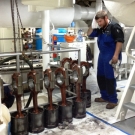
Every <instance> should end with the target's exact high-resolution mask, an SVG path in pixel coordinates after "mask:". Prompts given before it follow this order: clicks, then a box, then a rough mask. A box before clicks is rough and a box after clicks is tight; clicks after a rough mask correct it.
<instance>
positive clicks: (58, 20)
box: [0, 0, 95, 28]
mask: <svg viewBox="0 0 135 135" xmlns="http://www.w3.org/2000/svg"><path fill="white" fill-rule="evenodd" d="M0 3H1V4H0V16H1V18H2V19H1V20H0V27H12V20H11V15H10V14H9V13H10V12H11V11H10V2H9V1H8V0H1V1H0ZM18 8H19V12H20V16H21V20H22V23H23V26H24V27H36V28H38V27H41V26H42V19H41V16H42V14H41V12H29V11H28V6H26V5H23V4H22V3H21V1H20V0H19V1H18ZM43 12H44V11H43ZM67 13H68V14H67ZM94 14H95V9H94V8H88V7H81V6H79V5H74V7H73V8H60V9H54V10H50V20H51V22H52V23H53V24H54V26H55V27H59V26H60V27H64V26H66V27H67V26H69V25H70V24H71V22H72V21H74V20H81V19H82V20H87V19H88V20H91V19H92V18H93V17H94ZM15 20H17V18H16V16H15ZM16 25H17V24H16Z"/></svg>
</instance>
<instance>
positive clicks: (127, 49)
mask: <svg viewBox="0 0 135 135" xmlns="http://www.w3.org/2000/svg"><path fill="white" fill-rule="evenodd" d="M134 34H135V26H134V27H133V30H132V32H131V35H130V38H129V40H128V43H127V46H126V54H127V56H129V57H130V58H132V59H134V60H135V57H134V56H132V55H131V54H130V53H129V47H130V45H131V42H132V40H133V37H134Z"/></svg>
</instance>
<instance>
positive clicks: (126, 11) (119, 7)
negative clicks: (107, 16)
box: [104, 0, 135, 26]
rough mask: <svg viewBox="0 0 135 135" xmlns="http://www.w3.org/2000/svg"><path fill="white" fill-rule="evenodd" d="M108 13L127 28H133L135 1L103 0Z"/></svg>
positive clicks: (134, 23)
mask: <svg viewBox="0 0 135 135" xmlns="http://www.w3.org/2000/svg"><path fill="white" fill-rule="evenodd" d="M104 4H105V6H106V8H107V9H108V11H109V12H110V13H111V14H112V16H114V17H115V18H116V19H117V20H118V21H119V22H121V23H123V24H125V25H127V26H135V17H134V16H133V15H134V13H135V0H114V1H111V0H104Z"/></svg>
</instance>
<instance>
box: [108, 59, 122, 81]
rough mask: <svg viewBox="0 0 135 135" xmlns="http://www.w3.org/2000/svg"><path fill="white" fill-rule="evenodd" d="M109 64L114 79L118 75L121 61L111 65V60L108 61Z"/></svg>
mask: <svg viewBox="0 0 135 135" xmlns="http://www.w3.org/2000/svg"><path fill="white" fill-rule="evenodd" d="M109 64H110V65H112V67H113V71H114V77H115V78H117V77H118V75H119V68H120V64H121V61H120V60H118V62H117V63H116V64H112V60H110V61H109Z"/></svg>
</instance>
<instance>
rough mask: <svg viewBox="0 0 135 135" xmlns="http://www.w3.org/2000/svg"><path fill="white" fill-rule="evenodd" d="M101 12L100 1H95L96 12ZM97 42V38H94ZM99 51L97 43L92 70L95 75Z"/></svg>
mask: <svg viewBox="0 0 135 135" xmlns="http://www.w3.org/2000/svg"><path fill="white" fill-rule="evenodd" d="M100 10H102V0H96V12H98V11H100ZM95 40H97V38H95ZM98 55H99V49H98V45H97V42H96V44H95V45H94V70H95V72H96V73H97V61H98Z"/></svg>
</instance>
